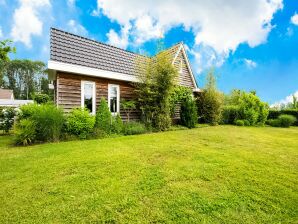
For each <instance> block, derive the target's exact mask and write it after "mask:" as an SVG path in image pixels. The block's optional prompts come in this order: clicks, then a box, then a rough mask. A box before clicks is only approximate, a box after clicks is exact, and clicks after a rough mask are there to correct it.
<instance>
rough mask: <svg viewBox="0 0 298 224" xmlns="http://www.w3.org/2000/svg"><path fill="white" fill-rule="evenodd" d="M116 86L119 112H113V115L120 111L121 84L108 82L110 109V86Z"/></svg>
mask: <svg viewBox="0 0 298 224" xmlns="http://www.w3.org/2000/svg"><path fill="white" fill-rule="evenodd" d="M112 87H116V88H117V112H111V113H112V115H113V116H115V115H117V114H119V113H120V86H119V85H117V84H108V106H109V110H110V97H111V96H110V88H112Z"/></svg>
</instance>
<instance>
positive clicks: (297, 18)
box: [291, 13, 298, 26]
mask: <svg viewBox="0 0 298 224" xmlns="http://www.w3.org/2000/svg"><path fill="white" fill-rule="evenodd" d="M291 22H292V23H293V24H294V25H296V26H298V14H297V13H295V14H294V15H293V16H292V17H291Z"/></svg>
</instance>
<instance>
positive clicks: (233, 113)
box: [221, 105, 239, 124]
mask: <svg viewBox="0 0 298 224" xmlns="http://www.w3.org/2000/svg"><path fill="white" fill-rule="evenodd" d="M238 117H239V107H238V106H235V105H227V106H224V107H223V110H222V116H221V123H223V124H234V123H235V121H236V120H238Z"/></svg>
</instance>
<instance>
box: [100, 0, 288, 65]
mask: <svg viewBox="0 0 298 224" xmlns="http://www.w3.org/2000/svg"><path fill="white" fill-rule="evenodd" d="M97 3H98V8H97V12H101V13H102V14H104V15H106V16H107V17H109V18H110V19H111V20H113V21H116V22H118V23H119V24H120V25H121V26H122V27H123V28H124V27H127V26H130V27H131V28H130V30H129V34H128V35H129V38H128V39H130V40H131V41H130V42H132V43H133V44H142V43H144V42H146V41H148V40H150V39H154V38H158V37H159V36H160V35H161V34H164V33H166V32H167V31H169V30H170V29H171V28H172V27H175V26H179V25H182V26H183V27H184V28H185V30H186V31H191V32H193V34H194V36H195V45H194V46H191V47H192V49H193V50H194V52H197V50H198V49H200V50H201V51H202V52H199V53H200V54H201V58H202V57H207V56H206V55H205V56H202V54H203V53H204V52H206V53H207V55H210V58H209V59H208V60H209V61H214V62H215V63H219V64H220V63H221V61H222V58H224V57H226V56H227V55H228V54H229V53H230V52H232V51H235V50H236V49H237V47H238V45H239V44H241V43H247V44H248V45H249V46H250V47H254V46H257V45H259V44H261V43H264V42H265V41H266V39H267V36H268V33H269V32H270V31H271V29H272V25H271V23H270V22H271V20H272V18H273V14H274V13H275V12H276V11H277V10H279V9H281V8H282V7H283V4H282V0H250V1H247V0H230V1H225V0H213V1H205V0H196V1H193V0H185V1H181V0H163V1H151V0H143V1H139V0H97ZM114 32H115V31H110V34H109V36H110V37H112V38H115V37H119V34H115V33H114ZM120 33H123V31H120ZM117 35H118V36H117ZM121 35H122V34H120V36H121ZM125 39H126V36H125ZM123 46H124V44H123ZM126 46H127V45H126ZM204 48H207V50H206V49H204ZM210 49H212V50H210ZM216 58H218V59H219V61H217V60H216Z"/></svg>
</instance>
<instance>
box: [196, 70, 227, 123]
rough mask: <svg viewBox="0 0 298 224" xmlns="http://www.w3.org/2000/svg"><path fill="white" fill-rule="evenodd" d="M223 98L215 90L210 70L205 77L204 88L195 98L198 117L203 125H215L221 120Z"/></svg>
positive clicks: (214, 79)
mask: <svg viewBox="0 0 298 224" xmlns="http://www.w3.org/2000/svg"><path fill="white" fill-rule="evenodd" d="M223 100H224V97H223V94H222V93H221V92H220V91H218V90H217V88H216V78H215V76H214V70H213V69H211V70H210V71H209V72H208V74H207V77H206V86H205V88H204V89H203V92H202V93H200V95H199V96H198V97H197V106H198V116H199V118H200V120H202V122H204V123H209V124H212V125H216V124H218V123H219V121H220V118H221V112H222V107H223V102H224V101H223Z"/></svg>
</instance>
